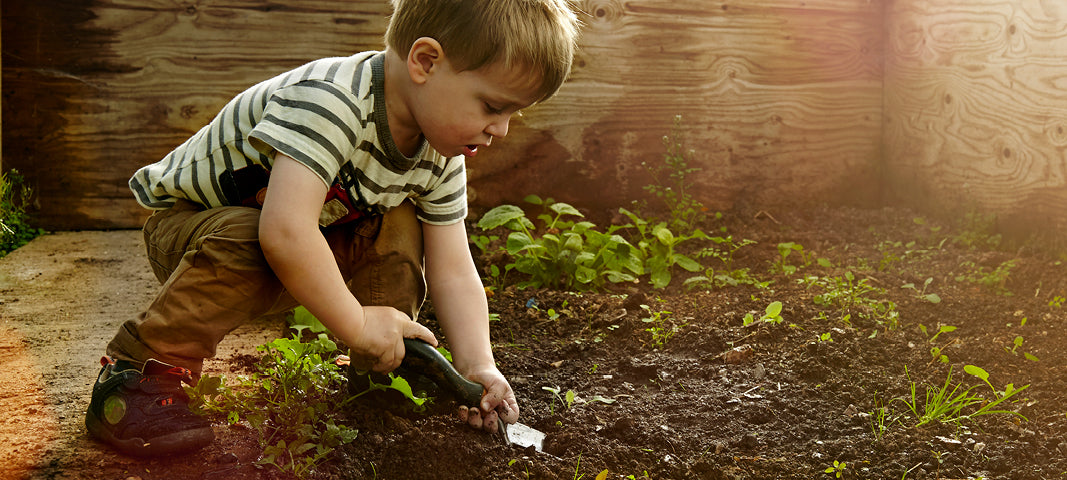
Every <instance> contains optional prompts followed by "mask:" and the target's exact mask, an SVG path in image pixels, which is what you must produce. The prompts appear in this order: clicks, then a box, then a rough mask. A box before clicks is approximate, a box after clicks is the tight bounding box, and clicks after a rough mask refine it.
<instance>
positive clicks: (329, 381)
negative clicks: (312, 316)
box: [189, 333, 356, 478]
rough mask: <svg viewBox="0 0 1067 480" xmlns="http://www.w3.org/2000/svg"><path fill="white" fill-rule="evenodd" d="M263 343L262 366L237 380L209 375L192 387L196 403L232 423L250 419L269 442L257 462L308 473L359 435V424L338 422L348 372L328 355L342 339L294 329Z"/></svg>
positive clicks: (204, 411)
mask: <svg viewBox="0 0 1067 480" xmlns="http://www.w3.org/2000/svg"><path fill="white" fill-rule="evenodd" d="M257 349H258V350H259V351H261V352H264V353H266V354H267V356H266V357H265V358H264V360H263V361H262V362H261V363H260V364H259V365H258V366H257V372H255V373H254V374H252V375H251V376H250V377H248V378H245V379H241V380H239V382H238V383H237V384H236V385H227V384H226V383H225V378H224V377H220V376H211V375H205V376H204V377H202V378H201V379H200V381H199V382H198V383H197V385H196V387H194V388H190V389H189V394H190V398H192V399H193V402H192V403H191V404H190V406H191V407H192V408H193V410H194V411H199V412H201V414H204V415H208V416H224V417H225V418H226V420H227V421H228V422H229V423H230V424H236V423H238V422H241V421H245V422H247V423H248V424H249V425H251V426H252V428H254V429H255V430H256V431H258V432H259V438H260V445H262V447H263V456H262V457H261V458H260V460H259V461H258V462H257V463H259V464H261V465H273V466H275V467H277V468H278V469H280V470H282V471H287V472H290V473H292V474H293V475H296V476H297V477H300V478H303V477H307V476H308V475H310V474H311V473H312V472H314V470H315V468H316V467H317V466H318V464H319V463H320V462H321V461H322V460H324V459H325V457H326V456H327V455H328V454H329V453H330V452H331V451H333V450H334V449H335V448H337V447H339V446H341V445H344V444H346V443H348V442H351V441H352V440H354V439H355V438H356V430H354V429H350V428H348V427H346V426H344V425H343V424H340V423H338V420H339V414H338V409H337V405H339V404H341V403H343V400H342V398H344V385H345V378H344V374H343V373H342V372H341V371H340V369H339V368H338V367H337V366H336V365H334V364H333V362H330V361H328V360H326V359H325V357H324V356H326V355H330V354H333V353H334V352H336V350H337V345H336V344H334V342H333V341H331V340H329V339H328V338H327V337H326V334H325V333H322V334H319V336H318V337H317V338H316V339H314V340H312V341H310V342H306V343H305V342H302V341H301V340H300V339H299V338H298V337H297V335H295V334H294V335H293V337H292V338H279V339H277V340H274V341H272V342H270V343H268V344H265V345H261V346H259V347H257Z"/></svg>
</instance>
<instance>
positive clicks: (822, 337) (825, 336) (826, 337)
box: [819, 332, 834, 342]
mask: <svg viewBox="0 0 1067 480" xmlns="http://www.w3.org/2000/svg"><path fill="white" fill-rule="evenodd" d="M832 334H833V332H826V333H820V334H819V342H833V341H834V338H833V336H832Z"/></svg>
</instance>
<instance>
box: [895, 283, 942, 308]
mask: <svg viewBox="0 0 1067 480" xmlns="http://www.w3.org/2000/svg"><path fill="white" fill-rule="evenodd" d="M933 281H934V277H927V279H926V281H925V282H923V288H922V290H919V288H918V287H916V286H915V284H914V283H905V284H904V285H901V287H900V288H906V289H910V290H913V291H915V298H918V299H921V300H925V301H927V302H930V303H934V304H937V303H941V297H940V296H938V295H937V294H936V293H926V289H927V288H929V287H930V284H931V283H933Z"/></svg>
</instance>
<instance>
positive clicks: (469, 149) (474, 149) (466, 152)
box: [463, 145, 478, 157]
mask: <svg viewBox="0 0 1067 480" xmlns="http://www.w3.org/2000/svg"><path fill="white" fill-rule="evenodd" d="M477 154H478V145H466V146H464V147H463V156H465V157H473V156H475V155H477Z"/></svg>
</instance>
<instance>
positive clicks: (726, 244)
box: [683, 235, 771, 290]
mask: <svg viewBox="0 0 1067 480" xmlns="http://www.w3.org/2000/svg"><path fill="white" fill-rule="evenodd" d="M707 240H709V241H710V242H711V243H712V244H713V245H711V246H708V247H705V248H704V249H702V250H700V251H699V252H697V254H696V256H697V257H698V258H708V257H711V258H715V259H718V260H719V261H720V262H722V267H721V268H719V269H718V270H716V269H715V267H708V268H707V270H705V272H704V274H703V275H697V276H694V277H690V278H688V279H686V280H685V282H684V283H683V285H685V287H686V288H688V289H690V290H693V289H697V288H715V287H726V286H729V287H736V286H738V285H752V286H754V287H756V288H766V287H767V286H768V285H769V284H770V283H771V282H770V281H763V280H760V279H758V278H756V277H753V276H752V274H751V273H749V269H748V268H734V266H733V263H734V255H735V254H736V253H737V251H738V250H740V249H741V248H744V247H747V246H749V245H755V244H756V242H755V241H752V240H747V239H746V240H741V241H734V238H733V236H732V235H727V236H720V237H708V238H707Z"/></svg>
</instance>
